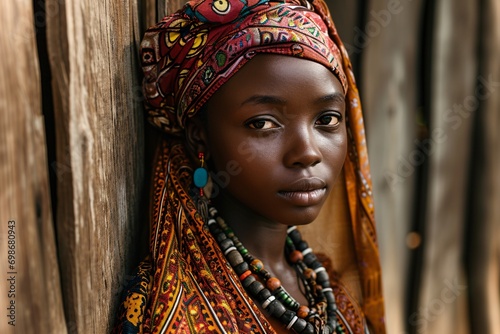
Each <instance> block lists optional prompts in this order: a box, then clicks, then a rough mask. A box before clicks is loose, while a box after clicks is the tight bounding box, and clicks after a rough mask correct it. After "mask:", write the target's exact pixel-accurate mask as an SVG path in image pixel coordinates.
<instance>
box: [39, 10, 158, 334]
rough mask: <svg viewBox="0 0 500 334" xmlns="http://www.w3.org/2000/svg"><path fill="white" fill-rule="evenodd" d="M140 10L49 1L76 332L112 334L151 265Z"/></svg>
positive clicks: (62, 223) (68, 297)
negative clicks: (120, 303)
mask: <svg viewBox="0 0 500 334" xmlns="http://www.w3.org/2000/svg"><path fill="white" fill-rule="evenodd" d="M140 8H141V5H140V4H139V2H138V1H133V0H132V1H125V2H116V1H110V0H104V1H98V0H79V1H68V2H63V1H62V0H48V1H47V9H48V11H47V17H48V18H50V19H49V20H48V27H47V29H48V30H47V36H48V37H47V38H48V45H49V57H50V61H51V71H52V75H53V92H54V93H53V95H54V105H55V119H56V139H57V148H56V151H57V161H55V162H54V163H53V164H52V165H53V166H55V167H54V168H56V169H57V172H58V173H57V174H58V182H57V192H58V200H59V201H58V211H57V219H56V222H57V223H56V225H57V234H58V237H59V238H58V241H59V256H60V263H61V277H62V288H63V292H64V301H65V311H66V319H67V321H68V329H69V331H70V332H71V333H105V332H108V331H109V329H110V327H111V326H112V323H113V321H114V319H115V309H116V307H117V298H118V295H119V294H118V293H119V292H120V290H121V288H122V287H123V285H124V284H125V283H126V277H127V276H126V273H129V272H130V271H131V269H132V268H133V267H134V266H135V265H136V264H137V262H138V260H139V259H140V257H141V256H142V254H141V251H140V249H139V247H140V245H141V243H140V242H138V240H137V239H138V238H139V236H140V235H141V231H140V229H141V225H142V226H143V227H144V228H145V229H147V228H148V227H147V226H148V223H147V221H148V219H147V216H145V214H146V211H145V210H141V203H142V202H141V193H142V186H143V151H144V147H143V145H144V139H143V137H144V134H143V117H142V101H141V100H142V98H141V93H140V91H141V88H140V82H139V76H138V64H139V60H138V52H137V48H138V44H139V41H140V38H141V35H142V32H141V29H140V22H141V19H140V18H142V15H144V14H143V13H142V10H140Z"/></svg>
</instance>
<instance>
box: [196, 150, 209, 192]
mask: <svg viewBox="0 0 500 334" xmlns="http://www.w3.org/2000/svg"><path fill="white" fill-rule="evenodd" d="M198 159H200V167H198V168H196V170H195V171H194V174H193V181H194V185H195V186H196V187H198V188H199V189H200V196H201V197H203V195H204V192H203V187H205V186H206V185H207V183H208V172H207V170H206V169H205V154H204V153H203V152H200V153H198Z"/></svg>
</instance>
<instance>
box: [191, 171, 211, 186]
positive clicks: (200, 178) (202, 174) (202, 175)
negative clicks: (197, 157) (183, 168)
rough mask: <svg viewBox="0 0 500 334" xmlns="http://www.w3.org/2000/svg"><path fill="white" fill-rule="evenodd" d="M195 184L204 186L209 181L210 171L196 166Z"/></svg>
mask: <svg viewBox="0 0 500 334" xmlns="http://www.w3.org/2000/svg"><path fill="white" fill-rule="evenodd" d="M193 180H194V185H195V186H197V187H198V188H203V187H204V186H206V185H207V182H208V172H207V170H206V169H205V168H202V167H200V168H196V170H195V171H194V174H193Z"/></svg>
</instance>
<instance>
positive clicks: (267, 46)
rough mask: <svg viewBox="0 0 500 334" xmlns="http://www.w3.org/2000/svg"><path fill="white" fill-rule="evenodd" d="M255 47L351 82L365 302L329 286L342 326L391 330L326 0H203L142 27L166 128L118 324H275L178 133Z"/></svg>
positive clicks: (349, 169) (132, 327)
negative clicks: (146, 243)
mask: <svg viewBox="0 0 500 334" xmlns="http://www.w3.org/2000/svg"><path fill="white" fill-rule="evenodd" d="M259 53H274V54H281V55H288V56H294V57H300V58H304V59H309V60H312V61H315V62H317V63H320V64H322V65H324V66H326V67H327V68H328V69H330V70H331V71H332V72H333V73H334V75H335V76H336V77H337V78H338V79H339V81H340V82H341V84H342V86H343V88H344V92H345V93H346V119H347V127H348V135H349V145H348V149H349V154H348V156H347V158H346V161H345V164H344V179H345V185H344V186H345V189H346V193H347V202H348V206H349V214H350V225H351V226H352V232H353V235H354V243H355V245H354V247H355V251H356V258H357V261H358V271H359V274H360V283H361V284H360V285H361V290H362V293H363V301H362V304H361V305H360V306H352V303H350V302H349V301H350V297H349V293H346V292H345V289H344V288H343V286H342V284H340V282H332V286H333V287H334V291H335V297H336V299H337V304H338V306H339V310H340V311H341V312H342V314H344V315H345V316H344V317H341V319H340V321H341V323H342V324H343V325H344V327H350V329H351V330H352V332H353V333H364V322H365V319H366V321H367V322H368V323H369V325H370V327H371V329H372V330H373V332H372V333H376V334H383V333H385V326H384V307H383V298H382V291H381V275H380V263H379V253H378V248H377V244H376V234H375V223H374V211H373V198H372V192H371V180H370V173H369V165H368V158H367V149H366V146H365V134H364V125H363V117H362V112H361V105H360V101H359V95H358V90H357V88H356V84H355V81H354V75H353V73H352V68H351V63H350V61H349V57H348V54H347V51H346V49H345V48H344V46H343V44H342V42H341V40H340V38H339V36H338V34H337V31H336V29H335V27H334V25H333V23H332V20H331V17H330V14H329V11H328V9H327V7H326V4H325V3H324V2H323V0H311V1H309V2H308V1H306V0H284V1H278V0H271V1H270V0H196V1H191V2H189V3H187V4H186V5H185V6H184V7H183V8H182V9H181V10H179V11H178V12H176V13H174V14H172V15H169V16H167V17H165V18H164V19H163V20H162V21H161V22H160V23H158V24H157V25H155V26H154V27H152V28H150V29H148V31H147V32H146V34H145V36H144V39H143V42H142V44H141V54H142V66H143V71H144V84H143V87H144V94H145V98H146V110H147V113H148V118H149V120H150V122H151V123H152V124H153V125H155V126H157V127H159V128H160V129H162V130H163V131H164V132H166V133H167V134H169V136H168V139H163V141H162V142H161V144H160V146H159V149H158V152H157V156H156V160H155V169H154V177H153V190H152V213H151V240H150V242H151V243H150V255H149V256H148V258H147V259H146V260H145V261H143V262H142V263H141V264H140V266H139V268H138V272H137V275H136V276H135V277H134V279H132V280H131V281H130V284H129V286H128V288H127V289H126V291H125V293H124V301H123V303H122V304H121V307H120V311H119V314H120V317H119V322H118V324H117V326H116V327H115V332H117V333H153V332H154V333H275V331H274V330H273V329H272V328H271V326H270V324H269V322H268V321H267V319H266V317H265V316H264V315H263V314H262V312H260V310H259V309H258V307H257V306H256V304H255V303H254V301H253V300H252V298H250V297H249V296H248V294H247V293H246V291H245V290H244V288H243V287H242V286H241V283H240V282H239V278H238V276H237V275H236V274H235V272H234V271H233V269H232V268H231V266H230V265H229V264H228V262H227V260H226V259H225V257H224V254H222V252H221V250H220V248H219V246H218V245H217V242H215V240H214V238H213V236H212V235H211V233H210V231H209V230H208V228H207V227H206V225H205V222H204V220H203V218H202V216H201V214H200V212H198V209H197V205H196V204H195V200H194V199H193V197H192V196H191V194H192V189H193V184H192V172H193V168H194V167H195V166H193V163H192V161H190V159H189V158H188V156H187V153H186V147H185V143H184V142H183V140H182V138H177V136H178V135H180V134H182V133H183V129H184V126H185V124H186V120H187V119H188V118H189V117H192V116H193V115H195V114H196V112H198V111H199V110H200V109H201V108H202V107H203V105H204V104H205V103H206V102H207V101H208V100H209V99H210V97H211V96H212V95H213V94H214V93H215V92H216V91H217V89H218V88H219V87H221V85H223V84H224V83H225V82H226V81H227V80H228V79H229V78H230V77H231V76H232V75H234V74H235V73H236V72H237V71H238V69H240V68H241V67H242V66H243V65H244V64H245V63H246V62H247V61H249V60H250V59H252V57H254V56H255V55H256V54H259ZM176 138H177V139H176ZM337 283H338V284H337ZM349 305H351V306H349Z"/></svg>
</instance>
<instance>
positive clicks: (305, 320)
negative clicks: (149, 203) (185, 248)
mask: <svg viewBox="0 0 500 334" xmlns="http://www.w3.org/2000/svg"><path fill="white" fill-rule="evenodd" d="M208 227H209V229H210V231H211V233H212V235H213V236H214V238H215V240H217V243H218V244H219V246H220V248H221V250H222V252H223V253H224V256H225V257H226V259H227V261H228V262H229V264H230V265H231V267H232V268H233V270H234V271H235V272H236V274H237V275H238V277H239V279H240V281H241V284H242V285H243V287H244V288H245V290H246V291H247V292H248V294H249V295H250V296H252V298H253V299H254V300H255V301H257V302H258V303H259V304H260V305H261V307H262V309H264V310H265V311H266V312H267V313H268V314H270V315H271V316H272V317H274V318H276V319H278V320H279V321H280V322H282V323H283V324H284V325H285V327H286V329H288V330H293V331H295V332H296V333H300V334H318V333H324V334H327V333H328V334H333V333H337V334H340V333H344V331H343V330H342V328H341V326H340V325H339V323H338V322H337V312H338V310H337V304H336V302H335V296H334V294H333V290H332V287H331V286H330V278H329V277H328V273H327V271H326V269H325V268H324V267H323V265H322V264H321V263H320V262H319V261H318V259H317V257H316V255H314V253H313V252H312V249H311V248H310V247H309V246H308V244H307V243H306V242H305V241H304V240H302V236H301V235H300V232H299V231H298V230H297V228H296V227H295V226H291V227H289V228H288V231H287V238H286V244H285V254H286V256H287V258H288V261H289V262H290V263H291V264H292V266H293V267H294V268H295V270H296V272H297V274H298V276H299V277H300V280H301V282H302V285H303V288H304V295H305V296H306V299H307V301H308V305H307V306H306V305H300V304H299V303H298V302H297V301H296V300H295V299H294V298H293V297H292V296H291V295H290V294H289V293H288V292H287V291H286V290H285V288H284V287H283V286H282V285H281V282H280V280H279V279H278V278H276V277H273V276H272V275H271V274H270V273H269V272H268V271H267V270H266V269H265V268H264V264H263V263H262V261H261V260H259V259H257V258H255V257H254V256H252V254H250V252H249V251H248V249H246V248H245V246H243V244H242V243H241V242H240V241H239V239H238V238H237V237H236V235H235V234H234V232H233V231H232V229H231V228H230V227H229V226H228V225H227V224H226V223H225V221H224V220H223V219H222V218H221V217H220V216H219V215H218V212H217V209H215V208H214V207H210V208H209V219H208Z"/></svg>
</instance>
